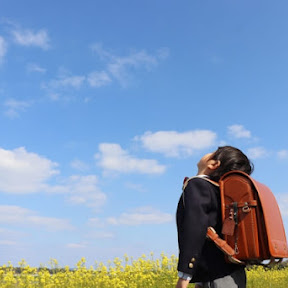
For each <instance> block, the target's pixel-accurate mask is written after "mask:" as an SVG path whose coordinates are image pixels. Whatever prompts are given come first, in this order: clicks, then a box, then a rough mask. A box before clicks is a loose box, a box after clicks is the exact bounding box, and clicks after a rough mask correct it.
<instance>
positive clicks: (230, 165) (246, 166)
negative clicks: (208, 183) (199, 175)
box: [209, 146, 254, 181]
mask: <svg viewBox="0 0 288 288" xmlns="http://www.w3.org/2000/svg"><path fill="white" fill-rule="evenodd" d="M210 160H214V161H216V162H217V163H219V165H218V167H217V168H216V169H213V170H211V173H209V176H210V178H211V179H213V180H215V181H219V179H220V178H221V176H222V175H224V174H225V173H226V172H229V171H233V170H240V171H243V172H245V173H247V174H248V175H250V174H251V173H252V172H253V169H254V166H253V164H252V162H251V161H250V160H249V159H248V157H247V156H246V155H245V154H244V153H243V152H242V151H241V150H239V149H237V148H235V147H232V146H223V147H219V148H218V149H217V150H216V151H215V152H214V153H212V154H211V156H210Z"/></svg>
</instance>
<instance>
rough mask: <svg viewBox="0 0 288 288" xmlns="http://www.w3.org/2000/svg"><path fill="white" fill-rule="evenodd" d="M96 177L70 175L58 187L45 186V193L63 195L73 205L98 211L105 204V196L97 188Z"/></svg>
mask: <svg viewBox="0 0 288 288" xmlns="http://www.w3.org/2000/svg"><path fill="white" fill-rule="evenodd" d="M98 182H99V181H98V177H97V176H96V175H84V176H83V175H72V176H70V177H67V178H66V179H63V180H62V181H61V183H59V184H58V185H53V186H52V185H51V186H48V185H47V186H46V190H45V191H46V192H48V193H58V194H64V195H65V196H66V200H67V201H68V202H69V203H71V204H73V205H85V206H87V207H90V208H93V209H99V208H100V207H101V206H103V205H104V203H105V202H106V198H107V197H106V194H105V193H103V192H102V191H101V189H100V188H99V183H98Z"/></svg>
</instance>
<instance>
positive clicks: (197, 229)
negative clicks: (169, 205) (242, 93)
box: [176, 146, 253, 288]
mask: <svg viewBox="0 0 288 288" xmlns="http://www.w3.org/2000/svg"><path fill="white" fill-rule="evenodd" d="M197 166H198V173H197V177H195V178H192V179H190V180H189V182H188V184H187V186H186V188H185V189H184V191H183V193H182V195H181V197H180V200H179V203H178V207H177V214H176V219H177V220H176V221H177V232H178V246H179V260H178V276H179V279H178V283H177V285H176V288H186V287H187V286H188V284H189V282H193V283H196V282H197V284H196V287H198V288H199V287H203V288H236V287H238V288H245V287H246V274H245V270H244V269H245V267H244V266H241V265H236V264H230V263H227V262H226V261H225V258H224V254H223V252H221V251H220V250H219V249H218V248H217V247H216V246H215V244H214V243H213V242H211V241H209V240H207V239H206V231H207V228H208V226H212V227H214V229H215V230H216V232H217V233H218V234H219V235H221V228H222V227H221V226H222V224H221V206H220V192H219V187H218V186H216V185H214V184H213V183H211V182H209V181H206V180H205V179H203V178H205V177H207V178H209V179H211V180H213V181H216V182H217V181H219V179H220V178H221V176H222V175H224V174H225V173H226V172H228V171H232V170H240V171H243V172H245V173H247V174H249V175H250V174H251V173H252V171H253V165H252V163H251V162H250V160H249V159H248V158H247V156H246V155H245V154H244V153H243V152H242V151H241V150H239V149H237V148H235V147H231V146H224V147H219V148H218V149H217V150H216V151H215V152H213V153H209V154H206V155H205V156H203V157H202V158H201V160H200V161H199V163H198V164H197Z"/></svg>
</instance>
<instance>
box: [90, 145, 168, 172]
mask: <svg viewBox="0 0 288 288" xmlns="http://www.w3.org/2000/svg"><path fill="white" fill-rule="evenodd" d="M95 158H96V159H97V160H98V164H99V166H100V167H102V168H103V169H104V170H111V171H116V172H120V173H141V174H160V173H163V172H165V169H166V167H165V166H164V165H160V164H158V162H157V161H156V160H152V159H139V158H136V157H133V156H131V155H129V153H128V152H127V151H125V150H123V149H122V148H121V146H120V145H118V144H114V143H102V144H100V145H99V153H98V154H96V155H95Z"/></svg>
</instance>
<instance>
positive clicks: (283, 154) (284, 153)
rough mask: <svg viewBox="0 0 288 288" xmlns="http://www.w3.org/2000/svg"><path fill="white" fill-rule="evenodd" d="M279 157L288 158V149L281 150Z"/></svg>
mask: <svg viewBox="0 0 288 288" xmlns="http://www.w3.org/2000/svg"><path fill="white" fill-rule="evenodd" d="M277 156H278V158H279V159H288V150H280V151H278V152H277Z"/></svg>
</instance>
